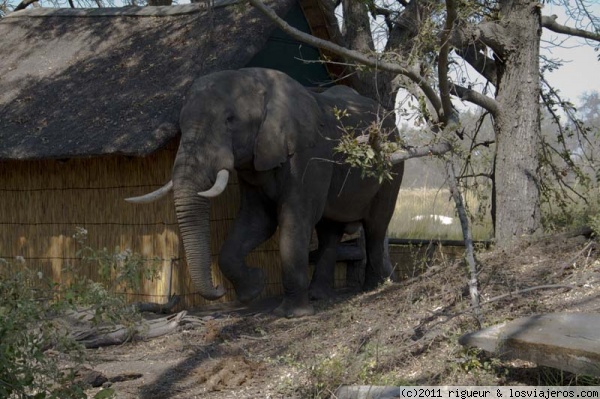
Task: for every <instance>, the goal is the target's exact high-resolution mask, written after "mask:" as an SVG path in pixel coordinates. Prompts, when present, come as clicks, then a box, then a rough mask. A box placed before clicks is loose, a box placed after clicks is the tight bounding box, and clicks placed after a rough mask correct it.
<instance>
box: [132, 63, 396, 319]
mask: <svg viewBox="0 0 600 399" xmlns="http://www.w3.org/2000/svg"><path fill="white" fill-rule="evenodd" d="M336 110H344V111H345V112H344V113H342V115H341V116H340V112H339V111H336ZM336 112H337V114H338V115H337V117H336ZM394 119H395V118H394V116H393V114H391V115H390V114H389V113H385V112H384V110H383V109H382V108H381V106H380V105H379V104H378V103H377V102H375V101H373V100H370V99H367V98H365V97H362V96H360V95H359V94H358V93H357V92H356V91H354V90H353V89H351V88H349V87H345V86H334V87H333V88H331V89H329V90H326V91H325V92H323V93H317V92H313V91H311V90H308V89H306V88H305V87H303V86H302V85H301V84H300V83H298V82H297V81H295V80H294V79H292V78H291V77H289V76H288V75H286V74H285V73H283V72H279V71H276V70H271V69H265V68H243V69H239V70H226V71H219V72H215V73H212V74H209V75H205V76H202V77H200V78H198V79H196V80H195V81H194V82H193V84H192V86H191V87H190V90H189V92H188V94H187V97H186V100H185V103H184V105H183V108H182V110H181V113H180V118H179V127H180V129H181V142H180V145H179V148H178V151H177V154H176V156H175V161H174V164H173V169H172V178H171V180H170V181H169V182H168V183H167V184H165V185H164V186H163V187H161V188H160V189H158V190H156V191H154V192H152V193H149V194H146V195H142V196H140V197H133V198H128V199H127V200H128V201H130V202H134V203H144V202H150V201H154V200H156V199H158V198H161V197H163V196H164V195H165V194H166V193H168V192H169V191H171V190H172V191H173V197H174V202H175V210H176V214H177V219H178V224H179V229H180V234H181V237H182V240H183V245H184V250H185V254H186V258H187V263H188V268H189V271H190V275H191V278H192V280H193V283H194V286H195V287H196V289H197V290H198V292H199V293H200V294H201V295H202V296H203V297H204V298H206V299H209V300H214V299H218V298H220V297H221V296H222V295H224V293H225V290H224V288H223V287H221V286H218V287H215V286H214V283H213V281H212V275H211V257H210V229H209V210H210V199H211V198H213V197H216V196H218V195H219V194H220V193H222V192H223V190H224V189H225V188H226V186H227V183H228V179H229V174H230V173H232V172H234V171H235V172H236V173H237V176H238V181H239V190H240V209H239V212H238V215H237V217H236V219H235V221H234V223H233V226H232V227H231V229H230V231H229V232H228V236H227V238H226V239H225V242H224V243H223V246H222V248H221V251H220V254H219V259H218V263H219V268H220V270H221V271H222V273H223V274H224V276H225V277H226V278H227V279H228V280H229V281H230V282H231V283H232V285H233V287H234V289H235V293H236V297H237V299H238V300H239V301H240V302H243V303H247V302H250V301H252V300H253V299H255V298H256V297H257V296H258V295H259V294H260V293H261V292H262V290H263V288H264V285H265V282H264V275H263V271H262V270H261V269H260V268H257V267H249V266H248V265H247V264H246V261H245V257H246V255H248V254H249V253H250V251H252V250H253V249H254V248H256V247H257V246H258V245H260V244H261V243H263V242H264V241H266V240H267V239H269V238H270V237H271V236H273V235H274V234H275V232H276V230H277V228H279V253H280V259H281V265H282V277H283V288H284V297H283V300H282V302H281V304H280V305H279V306H278V307H277V308H276V309H275V310H274V313H275V314H276V315H278V316H285V317H300V316H305V315H311V314H313V313H314V308H313V306H312V304H311V303H310V301H309V277H308V272H307V266H308V254H309V250H308V248H309V243H310V239H311V235H312V232H313V229H314V228H315V226H316V229H317V233H318V236H319V240H320V241H321V243H320V245H319V247H320V249H319V252H320V257H319V260H318V261H317V269H316V270H317V272H315V275H314V276H313V280H312V284H311V289H312V290H313V291H314V292H315V293H317V294H318V293H321V292H325V293H327V291H328V287H329V286H330V283H331V281H330V280H332V278H330V275H332V274H333V273H332V267H333V266H332V265H333V264H334V263H335V259H333V260H332V258H331V256H332V255H331V253H332V248H333V249H334V250H335V245H337V242H339V240H340V237H341V235H342V234H343V232H344V230H346V229H347V226H349V225H356V224H358V223H362V225H363V228H364V232H365V236H366V252H367V259H368V272H367V276H368V277H367V278H366V280H368V281H365V284H366V286H368V287H373V286H376V285H377V284H379V283H381V282H382V281H383V280H384V279H385V278H387V277H389V275H390V273H391V270H390V269H391V268H390V265H389V261H388V262H386V261H385V259H384V258H385V256H384V241H385V237H386V230H387V226H388V223H389V221H390V219H391V216H392V213H393V210H394V206H395V203H396V198H397V195H398V190H399V188H400V183H401V180H402V174H403V171H404V166H403V164H402V163H398V164H396V165H394V166H393V167H392V173H393V176H394V178H393V179H392V180H391V181H384V182H380V181H379V180H378V179H376V178H373V177H363V176H362V175H361V171H360V170H358V169H357V168H351V167H350V166H349V165H348V164H347V163H345V162H344V156H343V155H342V154H340V153H338V152H337V151H336V150H335V147H336V145H337V144H338V142H339V139H340V137H341V136H342V134H343V131H342V129H341V128H340V127H341V126H342V124H343V125H344V126H346V127H348V126H351V127H353V130H354V131H355V132H358V131H359V130H360V129H359V128H360V127H366V126H368V125H369V124H370V123H371V122H374V121H380V123H381V124H382V125H383V126H384V127H385V128H386V129H390V131H393V130H394V129H395V121H394Z"/></svg>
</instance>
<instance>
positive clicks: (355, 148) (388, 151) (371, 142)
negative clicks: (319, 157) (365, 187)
mask: <svg viewBox="0 0 600 399" xmlns="http://www.w3.org/2000/svg"><path fill="white" fill-rule="evenodd" d="M334 112H335V115H336V118H337V119H338V120H341V119H342V118H343V117H345V116H347V111H346V110H338V109H337V108H336V109H334ZM343 130H344V134H343V135H342V137H341V138H340V141H339V143H338V145H337V146H336V147H335V151H336V152H337V153H340V154H342V155H343V156H344V162H345V163H347V164H349V165H350V166H352V167H354V168H358V169H360V171H361V176H362V178H363V179H364V178H366V177H374V178H376V179H377V180H378V181H379V183H383V182H384V181H386V180H392V179H393V176H392V173H391V170H392V166H393V165H392V162H391V161H390V157H391V155H392V154H393V153H394V152H395V151H397V150H398V148H399V146H398V143H395V142H392V141H390V139H389V136H390V135H389V132H385V131H383V130H382V129H381V127H380V126H379V125H378V124H376V123H373V124H371V125H369V126H368V127H367V129H365V130H364V131H358V129H356V128H355V127H346V126H344V127H343Z"/></svg>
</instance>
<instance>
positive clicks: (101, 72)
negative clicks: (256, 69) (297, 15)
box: [0, 0, 295, 160]
mask: <svg viewBox="0 0 600 399" xmlns="http://www.w3.org/2000/svg"><path fill="white" fill-rule="evenodd" d="M294 2H295V0H272V1H270V2H269V3H270V6H271V7H272V8H274V9H275V10H276V12H277V13H278V14H279V15H285V14H286V12H287V11H288V10H289V9H290V7H291V6H292V5H293V4H294ZM216 3H217V4H216V5H214V6H213V7H210V8H208V7H207V6H206V5H205V4H204V3H196V4H188V5H181V6H171V7H126V8H118V9H93V10H71V9H58V10H57V9H32V10H25V11H20V12H15V13H12V14H10V15H8V16H7V17H5V18H3V19H2V20H0V37H1V38H2V40H0V160H9V159H15V160H17V159H48V158H57V159H60V158H72V157H89V156H99V155H108V154H123V155H133V156H145V155H147V154H150V153H152V152H154V151H156V150H157V149H158V148H161V147H162V146H164V145H165V144H166V143H167V142H169V141H170V140H172V139H173V138H175V137H176V136H177V135H178V128H177V120H178V116H179V111H180V109H181V104H182V101H183V97H184V95H185V93H186V91H187V89H188V87H189V86H190V84H191V82H192V81H193V80H194V79H195V78H196V77H198V76H201V75H205V74H208V73H211V72H214V71H217V70H222V69H236V68H240V67H243V66H244V65H246V64H247V63H248V61H250V59H251V58H252V57H253V56H254V55H255V54H256V53H257V52H258V51H259V50H260V49H261V48H262V47H263V46H264V45H265V43H266V41H267V39H268V37H269V35H270V33H271V32H272V30H273V28H274V26H273V25H272V24H271V23H270V22H269V21H268V20H267V19H266V18H264V17H263V16H262V15H261V14H260V13H259V12H258V11H257V10H255V9H254V8H252V7H250V6H249V5H246V4H231V3H235V2H232V1H227V0H225V1H218V0H217V2H216ZM228 4H229V5H228Z"/></svg>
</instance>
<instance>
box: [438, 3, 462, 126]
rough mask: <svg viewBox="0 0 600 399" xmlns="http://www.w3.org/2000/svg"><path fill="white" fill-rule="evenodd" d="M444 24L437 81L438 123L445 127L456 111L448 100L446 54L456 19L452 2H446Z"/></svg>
mask: <svg viewBox="0 0 600 399" xmlns="http://www.w3.org/2000/svg"><path fill="white" fill-rule="evenodd" d="M446 13H447V16H446V24H445V26H444V30H443V32H442V38H441V47H440V53H439V55H438V79H439V85H440V98H441V100H442V109H443V113H442V115H441V118H440V121H441V122H442V123H443V124H444V125H446V124H448V122H449V120H450V119H451V118H452V119H456V120H458V118H457V117H456V115H455V113H456V110H455V109H454V106H453V105H452V100H451V98H450V82H449V81H448V54H449V53H450V36H451V35H452V30H453V28H454V23H455V22H456V19H457V18H458V12H457V10H456V4H455V3H454V0H446Z"/></svg>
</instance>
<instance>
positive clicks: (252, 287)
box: [219, 182, 277, 303]
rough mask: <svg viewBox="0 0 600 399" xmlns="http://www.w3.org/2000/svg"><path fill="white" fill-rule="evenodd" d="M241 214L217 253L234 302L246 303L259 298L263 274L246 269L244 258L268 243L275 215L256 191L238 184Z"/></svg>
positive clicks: (275, 225) (275, 219)
mask: <svg viewBox="0 0 600 399" xmlns="http://www.w3.org/2000/svg"><path fill="white" fill-rule="evenodd" d="M240 189H241V207H240V212H239V214H238V216H237V218H236V220H235V222H234V224H233V227H232V228H231V230H230V232H229V235H228V236H227V239H226V240H225V242H224V243H223V246H222V248H221V252H220V254H219V267H220V269H221V271H222V272H223V274H224V275H225V277H227V279H228V280H229V281H230V282H231V283H232V284H233V286H234V288H235V293H236V297H237V299H238V300H239V301H240V302H242V303H247V302H250V301H252V300H253V299H255V298H256V297H258V296H259V295H260V293H261V292H262V291H263V289H264V286H265V278H264V273H263V271H262V270H261V269H259V268H256V267H248V265H247V264H246V261H245V258H246V256H247V255H248V254H249V253H250V252H251V251H252V250H253V249H255V248H256V247H257V246H259V245H260V244H262V243H263V242H265V241H266V240H268V239H269V238H270V237H271V236H272V235H273V234H274V233H275V230H276V229H277V216H276V213H275V212H274V211H273V210H272V209H273V205H272V204H269V203H268V200H266V199H265V198H264V197H263V196H262V195H261V194H260V193H259V192H257V191H254V190H252V189H249V188H247V187H245V186H244V184H243V183H242V182H240Z"/></svg>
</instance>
